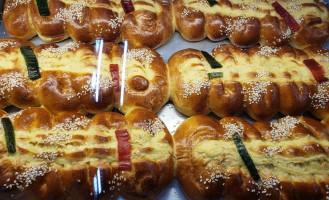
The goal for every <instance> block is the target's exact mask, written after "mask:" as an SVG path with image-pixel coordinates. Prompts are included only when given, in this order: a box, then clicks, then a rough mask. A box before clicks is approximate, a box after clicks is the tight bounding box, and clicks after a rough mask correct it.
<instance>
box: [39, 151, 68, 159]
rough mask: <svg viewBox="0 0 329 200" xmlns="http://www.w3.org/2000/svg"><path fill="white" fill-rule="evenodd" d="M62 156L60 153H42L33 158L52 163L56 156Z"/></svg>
mask: <svg viewBox="0 0 329 200" xmlns="http://www.w3.org/2000/svg"><path fill="white" fill-rule="evenodd" d="M62 155H63V154H62V153H52V152H42V153H39V154H37V155H34V156H33V158H35V159H42V160H47V161H52V160H55V159H56V158H57V157H58V156H62Z"/></svg>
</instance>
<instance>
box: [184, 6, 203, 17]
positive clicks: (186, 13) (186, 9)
mask: <svg viewBox="0 0 329 200" xmlns="http://www.w3.org/2000/svg"><path fill="white" fill-rule="evenodd" d="M198 11H199V10H198V9H192V10H189V9H188V8H184V10H183V12H182V13H181V14H180V16H181V17H186V16H189V15H190V14H191V13H193V12H198Z"/></svg>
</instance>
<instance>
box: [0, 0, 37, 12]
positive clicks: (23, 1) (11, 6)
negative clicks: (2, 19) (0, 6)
mask: <svg viewBox="0 0 329 200" xmlns="http://www.w3.org/2000/svg"><path fill="white" fill-rule="evenodd" d="M30 1H31V0H15V1H13V2H10V3H8V4H6V7H5V9H4V11H3V14H6V13H7V12H9V11H10V10H12V9H14V8H16V7H17V6H18V5H22V4H28V3H30Z"/></svg>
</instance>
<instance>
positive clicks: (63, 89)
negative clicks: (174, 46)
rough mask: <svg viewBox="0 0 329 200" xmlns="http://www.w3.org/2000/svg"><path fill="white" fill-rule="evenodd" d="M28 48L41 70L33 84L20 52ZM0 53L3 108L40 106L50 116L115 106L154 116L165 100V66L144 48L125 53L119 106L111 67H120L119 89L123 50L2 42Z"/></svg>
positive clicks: (108, 45) (110, 45)
mask: <svg viewBox="0 0 329 200" xmlns="http://www.w3.org/2000/svg"><path fill="white" fill-rule="evenodd" d="M27 45H28V46H31V47H32V48H33V51H34V52H35V54H36V57H37V60H38V64H39V68H40V70H41V78H40V79H37V80H35V81H32V80H30V79H29V77H28V75H27V67H26V63H25V60H24V57H23V56H22V54H21V52H20V47H21V46H27ZM0 49H1V51H0V58H1V59H0V76H1V79H0V86H1V87H0V107H1V108H5V107H6V106H8V105H14V106H16V107H19V108H26V107H30V106H38V105H40V104H41V105H43V106H44V107H46V108H47V109H49V110H50V111H51V112H52V113H59V112H62V111H75V112H82V113H86V112H89V113H98V112H101V111H108V110H111V109H112V108H113V107H114V106H115V107H116V108H118V109H119V110H120V111H122V112H123V113H127V112H128V111H129V110H130V109H133V108H135V107H143V108H147V109H149V110H151V111H153V112H157V111H158V110H159V109H160V108H161V107H162V106H163V105H164V104H165V103H166V102H167V101H168V98H169V83H168V70H167V67H166V64H165V62H164V61H163V60H162V58H161V57H160V55H159V54H158V53H157V52H155V51H154V50H152V49H150V48H147V47H137V48H131V49H130V50H129V51H128V53H127V65H126V76H125V89H124V95H123V96H124V99H123V104H122V105H121V104H120V103H121V102H120V94H121V90H116V84H115V83H114V81H113V77H112V76H113V75H112V74H111V72H110V65H111V64H118V66H119V71H118V72H119V78H120V81H119V84H120V86H121V81H122V54H123V49H122V48H121V47H120V46H119V45H117V44H114V43H106V42H104V43H103V49H102V50H100V49H99V48H94V47H93V46H91V45H86V44H83V43H80V42H73V43H69V44H67V45H64V46H62V47H58V46H57V45H55V44H44V45H39V46H34V45H33V44H32V43H29V42H23V41H22V40H20V39H13V38H7V39H1V40H0ZM100 52H101V53H100ZM98 58H100V59H99V60H98ZM99 61H100V62H99Z"/></svg>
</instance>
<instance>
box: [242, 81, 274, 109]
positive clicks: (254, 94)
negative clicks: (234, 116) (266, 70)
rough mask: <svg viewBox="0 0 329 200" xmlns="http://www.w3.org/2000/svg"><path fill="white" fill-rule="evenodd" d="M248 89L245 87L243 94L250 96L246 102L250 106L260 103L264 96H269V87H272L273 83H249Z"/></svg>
mask: <svg viewBox="0 0 329 200" xmlns="http://www.w3.org/2000/svg"><path fill="white" fill-rule="evenodd" d="M246 84H247V85H248V87H243V93H244V94H245V97H246V95H247V96H248V98H245V99H244V101H245V102H248V103H249V104H256V103H259V101H260V100H261V97H262V95H265V94H267V87H268V86H270V85H271V82H269V81H266V82H247V83H246Z"/></svg>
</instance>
